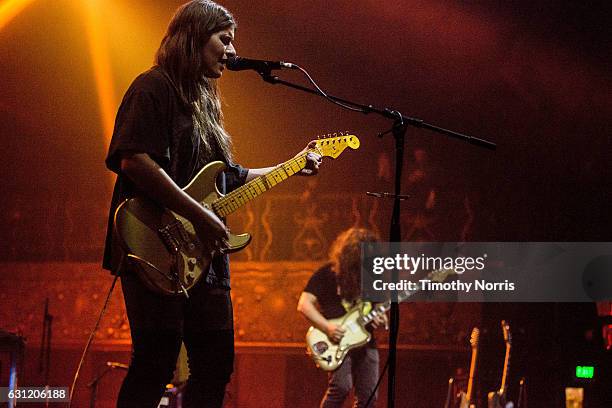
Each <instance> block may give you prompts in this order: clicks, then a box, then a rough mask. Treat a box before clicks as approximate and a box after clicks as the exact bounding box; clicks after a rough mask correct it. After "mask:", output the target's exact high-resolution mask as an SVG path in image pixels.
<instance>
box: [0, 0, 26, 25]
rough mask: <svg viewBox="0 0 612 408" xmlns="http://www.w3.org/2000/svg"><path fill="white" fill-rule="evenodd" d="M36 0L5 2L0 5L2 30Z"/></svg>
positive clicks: (10, 0) (7, 0)
mask: <svg viewBox="0 0 612 408" xmlns="http://www.w3.org/2000/svg"><path fill="white" fill-rule="evenodd" d="M33 1H34V0H5V1H3V2H2V3H0V30H1V29H2V28H4V26H5V25H6V24H8V23H9V22H10V21H11V20H12V19H13V18H14V17H15V16H16V15H18V14H19V13H21V11H22V10H23V9H24V8H26V7H27V6H28V5H29V4H30V3H32V2H33Z"/></svg>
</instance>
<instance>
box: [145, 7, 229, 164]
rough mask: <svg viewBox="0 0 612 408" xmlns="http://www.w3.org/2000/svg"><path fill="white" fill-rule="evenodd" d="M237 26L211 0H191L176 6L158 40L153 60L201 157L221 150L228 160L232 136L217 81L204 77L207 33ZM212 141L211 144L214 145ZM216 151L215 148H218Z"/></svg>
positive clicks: (208, 37)
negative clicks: (189, 124)
mask: <svg viewBox="0 0 612 408" xmlns="http://www.w3.org/2000/svg"><path fill="white" fill-rule="evenodd" d="M228 27H236V22H235V20H234V17H233V16H232V15H231V14H230V12H229V11H227V9H225V8H224V7H223V6H220V5H219V4H217V3H215V2H213V1H210V0H192V1H190V2H188V3H185V4H183V5H182V6H181V7H179V8H178V10H177V11H176V13H175V14H174V16H173V17H172V20H171V21H170V24H169V25H168V30H167V31H166V35H165V36H164V38H163V39H162V41H161V44H160V46H159V49H158V50H157V54H156V55H155V62H156V64H157V65H159V66H160V67H161V68H163V69H164V71H166V73H167V74H168V76H169V77H170V78H171V80H172V82H173V83H174V85H175V86H176V88H177V91H178V93H179V95H180V97H181V99H182V100H183V103H184V104H185V106H186V107H188V108H189V109H190V110H191V113H192V116H193V123H194V127H195V128H196V129H197V130H198V131H199V132H200V135H201V137H202V143H203V145H204V148H205V152H204V157H203V160H206V161H208V160H210V159H212V158H213V156H215V153H220V154H221V155H222V156H223V157H224V158H225V159H226V160H228V161H231V158H232V154H231V150H232V149H231V138H230V135H229V134H228V133H227V132H226V131H225V127H224V124H223V113H222V111H221V100H220V95H219V89H218V85H217V81H216V80H215V79H212V78H207V77H206V76H205V75H204V74H203V73H204V63H203V60H202V58H201V55H202V48H203V47H204V45H205V44H206V42H207V41H208V40H209V39H210V36H211V35H212V34H214V33H216V32H218V31H220V30H224V29H226V28H228ZM213 143H214V145H213ZM217 150H218V151H217Z"/></svg>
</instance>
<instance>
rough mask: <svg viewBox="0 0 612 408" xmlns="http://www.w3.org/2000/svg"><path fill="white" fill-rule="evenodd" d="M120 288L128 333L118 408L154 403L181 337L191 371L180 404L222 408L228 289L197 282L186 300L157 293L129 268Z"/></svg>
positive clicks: (228, 365)
mask: <svg viewBox="0 0 612 408" xmlns="http://www.w3.org/2000/svg"><path fill="white" fill-rule="evenodd" d="M200 283H202V281H200ZM121 286H122V289H123V297H124V299H125V305H126V309H127V314H128V319H129V321H130V331H131V334H132V360H131V362H130V368H129V370H128V373H127V375H126V377H125V379H124V381H123V385H122V386H121V390H120V391H119V397H118V399H117V408H128V407H129V408H156V407H157V405H158V404H159V400H160V399H161V396H162V395H163V392H164V389H165V386H166V384H168V383H169V382H170V381H171V380H172V376H173V372H174V369H175V367H176V359H177V357H178V353H179V351H180V346H181V340H182V341H184V343H185V347H186V349H187V356H188V359H189V370H190V376H189V380H188V381H187V387H186V391H185V395H184V398H183V407H186V408H192V407H198V408H201V407H221V406H222V405H223V396H224V395H225V386H226V385H227V383H228V382H229V380H230V376H231V374H232V371H233V365H234V330H233V318H232V302H231V298H230V293H229V290H225V289H211V288H208V287H206V286H205V285H204V284H198V285H196V286H195V287H194V288H193V289H192V290H191V291H190V292H189V295H190V298H189V299H186V298H185V297H183V296H180V297H179V296H176V297H172V296H165V295H159V294H157V293H154V292H152V291H150V290H149V289H147V288H146V287H145V286H144V284H143V283H142V282H141V281H140V279H139V278H138V277H137V276H136V274H135V273H133V272H125V273H124V274H123V275H122V276H121Z"/></svg>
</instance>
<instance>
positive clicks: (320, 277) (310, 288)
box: [304, 264, 346, 319]
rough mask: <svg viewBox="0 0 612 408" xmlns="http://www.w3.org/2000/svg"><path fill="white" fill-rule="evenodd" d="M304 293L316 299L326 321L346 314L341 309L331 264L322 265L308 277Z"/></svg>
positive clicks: (342, 308)
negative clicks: (310, 294)
mask: <svg viewBox="0 0 612 408" xmlns="http://www.w3.org/2000/svg"><path fill="white" fill-rule="evenodd" d="M304 292H308V293H312V294H313V295H315V296H316V297H317V302H318V303H319V309H320V312H321V314H322V315H323V316H324V317H325V318H326V319H335V318H337V317H341V316H343V315H344V314H346V310H344V307H342V299H341V298H340V296H339V295H338V284H337V282H336V274H335V273H334V271H333V270H332V268H331V264H327V265H324V266H323V267H321V268H320V269H319V270H317V271H316V272H315V273H314V274H313V275H312V276H311V277H310V279H309V280H308V283H307V284H306V287H305V288H304Z"/></svg>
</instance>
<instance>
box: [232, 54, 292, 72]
mask: <svg viewBox="0 0 612 408" xmlns="http://www.w3.org/2000/svg"><path fill="white" fill-rule="evenodd" d="M226 66H227V69H229V70H230V71H244V70H245V69H252V70H254V71H257V72H259V73H262V72H270V71H271V70H273V69H297V65H295V64H292V63H290V62H283V61H263V60H256V59H250V58H242V57H238V56H235V57H229V58H228V59H227V64H226Z"/></svg>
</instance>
